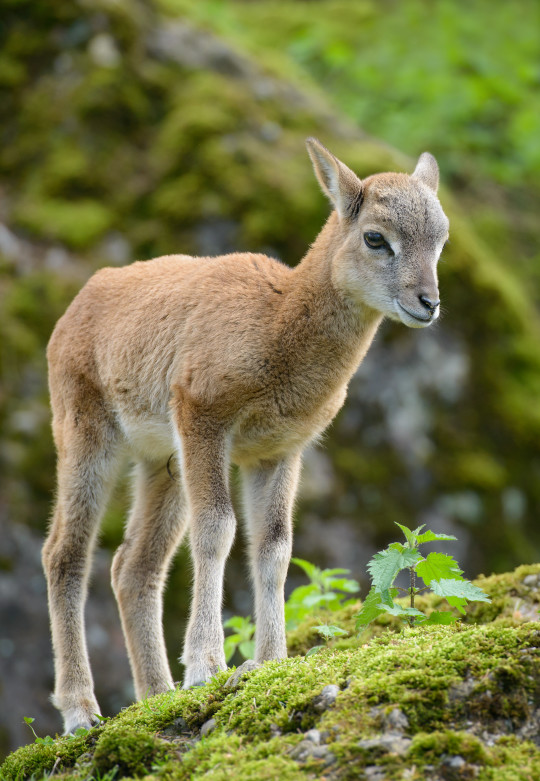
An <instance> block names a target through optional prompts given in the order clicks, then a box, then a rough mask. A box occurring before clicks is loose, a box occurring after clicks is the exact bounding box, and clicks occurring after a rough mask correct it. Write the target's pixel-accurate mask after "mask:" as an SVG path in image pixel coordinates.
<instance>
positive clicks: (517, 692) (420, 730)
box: [0, 623, 540, 781]
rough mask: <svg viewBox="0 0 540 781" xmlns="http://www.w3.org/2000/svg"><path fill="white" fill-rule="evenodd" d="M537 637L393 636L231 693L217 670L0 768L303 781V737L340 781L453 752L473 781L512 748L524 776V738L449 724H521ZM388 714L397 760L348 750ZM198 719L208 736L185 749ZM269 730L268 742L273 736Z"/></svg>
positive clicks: (281, 667) (296, 661)
mask: <svg viewBox="0 0 540 781" xmlns="http://www.w3.org/2000/svg"><path fill="white" fill-rule="evenodd" d="M538 637H540V625H539V624H530V625H522V626H520V627H517V628H511V627H506V626H502V625H498V624H496V623H495V624H492V625H487V626H464V627H461V628H457V629H456V628H453V627H432V628H430V629H428V628H424V629H423V630H419V629H417V630H410V629H407V630H405V631H403V632H401V633H400V634H394V633H388V632H387V633H386V634H384V635H382V636H380V637H377V638H373V639H372V640H371V641H370V643H369V644H363V645H361V646H359V647H356V648H349V649H344V650H335V651H332V652H328V651H326V652H323V653H321V654H320V655H317V656H311V657H308V658H307V659H304V658H301V657H296V658H291V659H287V660H285V661H283V662H269V663H267V664H265V665H264V666H263V667H261V668H259V669H257V670H255V671H254V672H253V673H251V674H250V675H249V676H247V677H246V678H245V679H243V681H242V682H241V684H240V687H239V688H238V689H237V690H236V691H233V692H231V690H230V689H227V688H225V687H224V686H223V684H224V682H225V681H226V679H227V676H228V673H226V672H225V673H220V675H218V676H216V678H214V679H213V680H212V681H211V682H210V683H209V684H208V685H207V686H205V687H201V688H198V689H195V690H190V691H177V692H172V693H169V694H164V695H159V696H157V697H154V698H151V699H148V700H147V701H145V702H143V703H138V704H137V705H134V706H132V707H131V708H128V709H127V710H125V711H123V712H122V713H120V714H119V715H118V716H117V717H116V718H115V719H112V720H110V721H109V722H106V723H105V724H103V725H102V726H100V727H99V728H98V729H96V730H94V731H92V732H90V733H89V735H88V736H87V737H86V738H85V739H76V740H74V741H69V740H67V739H66V738H62V739H60V740H58V741H57V742H56V743H55V744H54V745H53V746H37V745H35V744H33V745H32V746H29V747H25V748H23V749H20V750H19V751H17V752H15V753H14V754H12V755H11V756H10V757H9V758H8V759H7V760H6V762H5V763H4V765H3V767H2V769H1V771H0V772H1V773H2V774H3V775H2V778H3V779H6V781H11V780H12V779H15V778H23V777H26V775H25V774H27V775H28V774H31V773H36V774H37V773H40V772H43V771H47V770H50V768H51V766H52V764H54V762H55V761H56V758H57V757H58V756H60V757H61V760H60V762H59V763H58V766H57V773H56V774H57V775H58V778H59V779H60V778H66V779H67V778H73V779H77V780H79V779H81V781H82V779H83V778H87V777H88V773H89V768H91V769H92V772H93V774H94V775H97V774H103V773H107V772H111V771H112V770H113V769H114V768H117V771H116V772H117V774H118V775H117V777H126V776H130V777H140V776H142V775H144V774H146V775H148V776H149V777H160V778H165V779H171V781H172V779H192V778H194V779H195V778H202V777H203V776H204V777H206V776H207V775H209V776H210V777H214V778H216V779H222V778H223V779H226V778H230V777H231V774H234V777H235V778H238V779H241V780H242V781H245V780H246V779H255V778H268V779H271V778H277V777H280V778H285V779H296V778H303V777H306V774H309V773H319V774H320V773H321V771H322V769H323V768H324V760H323V759H315V758H311V759H309V758H308V759H307V760H306V761H305V762H302V761H300V760H296V759H294V755H292V754H291V752H292V750H293V749H294V747H295V746H296V745H297V744H298V743H299V742H300V741H301V740H302V738H303V735H302V734H299V733H302V732H304V731H305V730H306V729H309V728H311V727H317V729H319V730H320V732H321V734H322V735H323V736H325V738H324V740H325V741H326V745H327V747H328V749H329V751H330V752H331V753H332V754H333V755H334V758H335V759H334V763H333V765H332V772H336V773H338V775H340V777H341V776H343V777H344V778H348V777H351V778H353V777H355V776H354V775H347V774H351V773H357V774H358V773H359V772H361V770H362V768H363V767H365V766H366V764H373V762H375V763H377V764H380V765H381V766H384V769H385V772H387V773H388V774H389V777H391V778H393V775H392V774H393V773H396V772H398V771H400V772H401V771H402V770H403V769H404V768H406V767H410V766H411V765H413V764H416V765H417V766H422V767H423V766H424V765H426V764H434V763H438V762H443V761H444V760H445V758H446V757H448V756H455V755H456V756H461V757H462V758H463V759H464V760H465V761H466V762H467V763H470V764H472V765H474V766H478V767H479V768H481V769H482V772H483V773H484V774H486V773H487V774H488V775H484V776H481V777H484V778H490V776H489V772H490V770H491V769H492V768H499V767H501V766H503V765H504V758H505V757H509V756H510V755H511V753H512V752H514V755H513V759H512V761H513V762H515V761H517V759H518V758H521V757H524V758H525V759H524V761H525V762H526V763H528V766H530V767H535V766H536V765H537V763H538V758H539V756H540V752H539V751H538V749H536V748H534V747H531V744H527V743H526V741H522V745H520V746H519V747H518V746H516V744H515V743H512V742H511V741H510V742H508V741H499V742H497V743H496V744H495V745H494V746H486V745H485V744H484V743H483V742H482V741H481V740H480V739H479V738H478V737H475V736H474V735H471V734H470V733H468V732H465V731H464V729H463V725H465V724H469V723H471V722H470V719H472V720H473V721H474V723H475V724H477V725H483V727H482V728H485V729H487V730H488V731H489V729H490V725H492V724H505V725H507V727H506V728H510V729H512V730H517V729H518V728H520V727H521V725H522V724H524V723H525V722H526V720H527V719H528V718H530V717H531V714H532V712H533V710H534V708H535V707H536V703H537V702H538V701H539V691H538V679H539V676H538V663H537V661H536V657H535V653H536V646H537V644H538ZM471 681H472V682H473V686H472V688H471V686H470V682H471ZM464 682H468V684H467V685H469V689H468V690H467V695H466V696H465V697H463V696H461V695H460V694H459V692H460V689H459V687H460V686H463V684H464ZM330 683H335V684H337V685H338V686H339V687H340V693H339V695H338V697H337V699H336V701H335V703H334V705H332V706H331V707H330V708H329V709H327V710H326V711H324V712H322V713H321V712H319V711H318V710H317V709H316V708H315V707H314V699H315V698H316V697H317V696H318V695H319V694H320V692H321V690H322V689H323V687H324V686H325V685H328V684H330ZM488 691H489V692H490V695H489V696H487V692H488ZM488 701H489V702H490V703H492V705H490V706H489V707H487V706H486V703H487V702H488ZM395 707H399V708H400V709H401V710H402V711H403V713H404V714H405V715H406V716H407V718H408V721H409V728H408V730H407V731H408V733H409V735H411V736H412V738H413V740H412V743H411V747H410V749H409V753H408V755H407V756H406V757H402V756H397V755H394V754H391V753H388V752H384V751H383V752H380V751H379V752H374V753H373V752H367V753H366V751H363V750H361V749H360V748H359V746H358V740H359V739H360V738H362V737H370V736H374V735H375V736H376V735H377V734H378V733H379V732H380V730H381V724H382V722H381V719H384V718H385V714H387V713H388V712H389V711H390V710H392V709H393V708H395ZM180 716H181V717H182V718H183V719H184V720H185V722H187V724H188V725H189V728H190V729H191V741H189V740H188V742H187V743H186V740H185V738H178V739H175V738H174V735H173V733H171V732H170V730H167V727H169V726H170V725H171V724H172V723H173V722H174V721H175V719H178V717H180ZM210 717H213V718H215V720H216V728H215V729H214V731H212V732H210V733H209V734H208V736H207V737H204V738H202V739H200V740H198V735H199V728H200V726H201V725H202V723H204V722H205V721H206V720H207V719H208V718H210ZM508 725H511V727H508ZM276 730H279V731H280V732H281V733H282V734H281V735H280V736H276ZM188 737H189V736H188ZM96 738H97V741H96ZM518 755H519V756H518ZM77 758H79V762H77V761H76V760H77ZM520 761H521V759H520ZM356 777H357V776H356ZM494 777H496V776H494ZM505 778H506V777H505ZM508 778H509V779H512V776H511V775H509V776H508Z"/></svg>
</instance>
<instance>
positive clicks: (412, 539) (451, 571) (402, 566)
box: [356, 523, 491, 631]
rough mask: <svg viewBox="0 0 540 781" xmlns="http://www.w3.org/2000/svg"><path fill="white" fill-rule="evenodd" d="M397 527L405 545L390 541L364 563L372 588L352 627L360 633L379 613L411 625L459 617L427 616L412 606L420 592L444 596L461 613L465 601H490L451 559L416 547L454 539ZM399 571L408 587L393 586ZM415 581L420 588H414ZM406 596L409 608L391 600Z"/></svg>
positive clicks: (440, 612) (438, 613) (443, 612)
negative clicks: (405, 575)
mask: <svg viewBox="0 0 540 781" xmlns="http://www.w3.org/2000/svg"><path fill="white" fill-rule="evenodd" d="M396 525H397V526H399V528H400V529H401V531H402V532H403V534H404V535H405V539H406V543H405V544H404V543H401V542H393V543H392V544H391V545H389V546H388V548H386V549H385V550H383V551H380V552H379V553H376V554H375V556H374V557H373V558H372V559H371V561H370V562H369V564H368V570H369V572H370V575H371V580H372V586H371V590H370V592H369V594H368V595H367V597H366V599H365V600H364V603H363V605H362V609H361V611H360V612H359V613H357V615H356V628H357V630H359V631H361V630H363V629H365V627H367V626H368V624H370V623H371V622H372V621H374V620H375V619H376V618H377V617H378V616H380V615H381V614H383V613H389V614H390V615H393V616H399V617H401V618H403V619H404V620H406V621H407V622H408V623H409V624H410V625H411V626H427V625H429V624H453V623H454V622H455V621H458V620H459V616H456V615H455V613H453V612H450V611H449V610H434V611H433V612H432V613H431V614H430V615H429V617H428V616H426V615H425V613H422V611H421V610H418V609H417V608H416V607H415V597H416V595H417V594H421V593H422V592H424V591H429V590H431V591H432V592H433V593H434V594H438V595H439V596H441V597H444V598H445V599H446V601H447V602H448V604H449V605H450V607H453V608H456V609H457V610H458V611H459V612H460V613H462V614H464V613H465V605H466V604H467V603H468V602H491V600H490V598H489V597H488V595H487V594H486V593H485V592H484V591H482V589H481V588H478V586H475V585H473V584H472V583H471V582H470V580H466V579H465V578H463V577H462V570H461V569H460V568H459V565H458V563H457V561H455V559H454V558H452V556H448V555H447V554H445V553H428V555H427V556H425V557H424V556H422V554H421V553H420V550H419V547H420V546H421V545H423V544H424V543H426V542H439V541H441V542H443V541H448V540H455V539H456V538H455V537H454V536H452V535H451V534H436V533H435V532H432V531H430V530H429V529H428V530H426V531H424V532H422V529H424V527H425V524H424V525H422V526H419V527H418V528H417V529H415V530H414V531H412V530H411V529H409V528H407V527H406V526H402V525H401V524H400V523H398V524H396ZM402 570H408V572H409V580H410V584H409V586H408V588H402V587H400V586H395V585H394V582H395V580H396V578H397V576H398V575H399V573H400V572H401V571H402ZM417 578H420V579H421V580H422V581H423V583H424V586H423V587H422V588H418V587H417ZM405 594H407V595H408V596H409V605H408V606H406V607H404V606H403V605H401V604H398V603H396V602H395V601H394V600H395V599H396V598H397V597H398V596H400V595H402V596H404V595H405Z"/></svg>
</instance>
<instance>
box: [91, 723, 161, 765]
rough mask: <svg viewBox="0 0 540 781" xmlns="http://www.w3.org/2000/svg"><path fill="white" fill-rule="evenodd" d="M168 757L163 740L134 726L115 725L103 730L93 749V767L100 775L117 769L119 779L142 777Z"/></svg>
mask: <svg viewBox="0 0 540 781" xmlns="http://www.w3.org/2000/svg"><path fill="white" fill-rule="evenodd" d="M166 756H167V748H166V745H165V744H164V743H163V741H160V740H159V739H157V738H154V737H153V736H152V735H149V734H148V733H147V732H143V731H142V730H140V729H135V728H133V727H125V726H123V725H118V726H116V727H115V728H111V729H109V730H106V731H105V732H104V733H103V734H102V735H101V737H100V738H99V740H98V742H97V744H96V747H95V750H94V760H93V761H94V766H95V768H96V770H97V771H98V772H99V773H101V774H104V773H107V772H108V771H110V770H113V769H114V768H117V773H118V776H119V777H122V776H136V777H138V776H143V775H146V774H147V773H148V771H149V770H150V769H151V767H152V765H153V764H155V763H156V762H159V761H160V760H164V759H165V758H166Z"/></svg>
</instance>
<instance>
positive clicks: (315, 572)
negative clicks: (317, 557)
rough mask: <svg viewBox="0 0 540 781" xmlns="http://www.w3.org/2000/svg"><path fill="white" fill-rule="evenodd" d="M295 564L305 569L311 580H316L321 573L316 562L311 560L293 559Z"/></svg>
mask: <svg viewBox="0 0 540 781" xmlns="http://www.w3.org/2000/svg"><path fill="white" fill-rule="evenodd" d="M291 561H292V563H293V564H296V565H297V566H298V567H300V568H301V569H303V570H304V572H305V573H306V575H307V576H308V578H309V579H310V580H315V579H316V578H317V577H318V576H319V575H320V574H321V571H320V569H319V568H318V567H316V566H315V564H312V563H311V562H310V561H305V560H304V559H295V558H292V559H291Z"/></svg>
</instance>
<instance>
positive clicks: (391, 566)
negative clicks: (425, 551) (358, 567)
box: [367, 548, 420, 591]
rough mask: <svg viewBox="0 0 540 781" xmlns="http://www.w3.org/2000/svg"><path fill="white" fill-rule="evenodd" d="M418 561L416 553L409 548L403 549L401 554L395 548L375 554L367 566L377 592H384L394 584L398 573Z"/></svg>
mask: <svg viewBox="0 0 540 781" xmlns="http://www.w3.org/2000/svg"><path fill="white" fill-rule="evenodd" d="M419 559H420V554H419V553H418V551H417V550H410V548H405V550H404V551H402V552H401V553H400V551H398V550H396V549H395V548H387V549H386V550H383V551H381V552H380V553H376V554H375V556H374V557H373V558H372V559H371V561H370V562H369V563H368V565H367V566H368V570H369V573H370V575H371V579H372V581H373V585H374V586H375V587H376V588H377V589H378V590H379V591H386V590H387V589H389V588H390V586H391V585H392V583H393V582H394V580H395V578H396V575H397V574H398V572H401V570H402V569H407V568H408V567H413V566H414V565H415V564H416V562H417V561H418V560H419Z"/></svg>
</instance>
